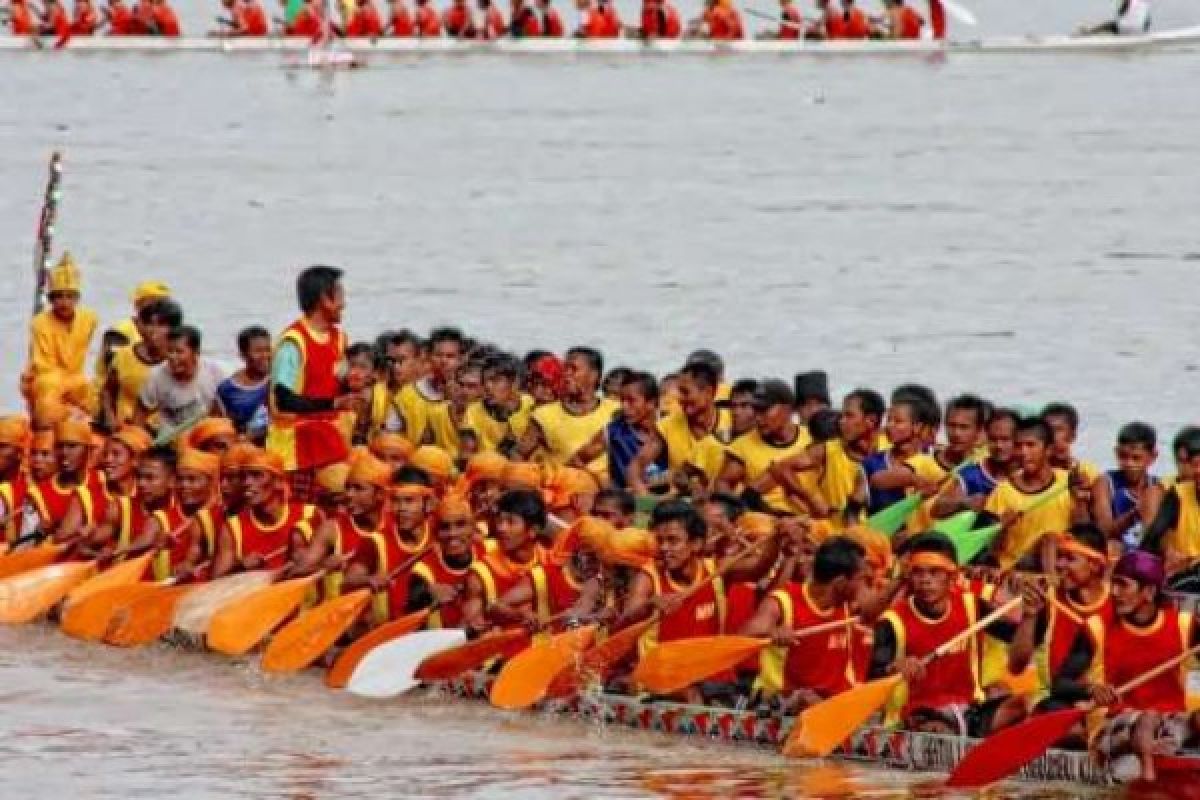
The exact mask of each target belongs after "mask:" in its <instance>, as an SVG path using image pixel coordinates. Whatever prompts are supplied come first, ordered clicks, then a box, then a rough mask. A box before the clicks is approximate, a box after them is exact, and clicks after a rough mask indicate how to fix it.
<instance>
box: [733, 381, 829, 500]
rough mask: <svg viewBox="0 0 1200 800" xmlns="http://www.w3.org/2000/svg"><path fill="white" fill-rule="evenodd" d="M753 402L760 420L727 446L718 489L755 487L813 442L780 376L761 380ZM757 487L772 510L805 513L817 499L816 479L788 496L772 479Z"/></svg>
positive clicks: (790, 392)
mask: <svg viewBox="0 0 1200 800" xmlns="http://www.w3.org/2000/svg"><path fill="white" fill-rule="evenodd" d="M753 403H754V412H755V416H756V420H757V424H756V426H755V428H754V430H752V431H750V432H749V433H745V434H742V435H741V436H739V437H738V438H736V439H734V440H733V442H732V443H731V444H730V445H729V447H728V448H727V449H726V451H725V462H724V464H723V465H722V466H721V472H720V473H719V474H718V476H717V481H716V488H717V489H718V491H723V492H729V493H732V494H737V493H738V492H740V491H742V490H743V489H748V488H752V487H754V485H755V484H756V483H757V482H758V481H761V480H763V479H764V478H765V477H767V475H768V471H769V470H770V468H771V465H772V464H775V463H777V462H783V461H785V460H787V459H788V458H790V457H793V456H798V455H801V454H803V453H804V452H805V450H806V449H807V448H808V447H809V446H810V445H811V444H812V437H811V436H810V435H809V433H808V430H807V428H805V427H804V426H802V425H800V424H799V423H797V422H796V419H795V405H796V396H795V394H794V393H793V392H792V387H790V386H788V385H787V384H786V383H784V382H783V381H780V380H765V381H762V382H761V383H759V384H758V387H757V389H756V390H755V393H754V398H753ZM755 491H756V492H757V493H758V494H759V495H761V498H762V501H763V503H764V504H765V505H766V506H767V507H768V508H770V509H771V510H772V511H778V512H781V513H785V514H792V513H798V514H806V513H809V511H810V503H813V502H815V501H814V500H813V499H812V496H813V495H815V494H816V492H817V489H816V485H815V483H813V482H809V483H808V484H807V485H804V486H803V488H798V489H797V491H795V492H793V493H792V495H791V496H790V497H789V496H788V495H787V494H786V493H785V492H784V490H783V489H782V488H780V487H779V486H776V485H774V483H772V485H771V486H770V487H768V488H764V489H762V490H757V489H756V490H755Z"/></svg>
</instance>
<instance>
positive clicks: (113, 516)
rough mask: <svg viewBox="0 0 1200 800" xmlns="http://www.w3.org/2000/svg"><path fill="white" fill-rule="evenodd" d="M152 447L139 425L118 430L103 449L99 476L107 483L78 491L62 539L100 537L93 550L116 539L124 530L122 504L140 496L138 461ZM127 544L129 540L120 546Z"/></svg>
mask: <svg viewBox="0 0 1200 800" xmlns="http://www.w3.org/2000/svg"><path fill="white" fill-rule="evenodd" d="M152 444H153V442H152V441H151V439H150V434H148V433H146V430H145V429H144V428H141V427H138V426H136V425H123V426H122V427H120V428H118V429H117V431H116V432H115V433H114V434H113V435H112V436H110V437H109V438H108V440H107V441H106V442H105V443H104V446H103V447H102V448H101V455H100V474H101V475H102V476H103V478H104V480H103V481H101V482H99V483H95V484H92V483H85V484H84V485H82V486H80V487H79V488H78V489H77V490H76V492H75V497H74V498H72V500H71V505H70V507H69V508H68V509H67V514H66V517H64V518H63V522H62V525H61V526H60V529H59V532H60V535H62V536H64V537H71V536H73V535H74V534H77V533H79V534H89V535H90V534H97V536H96V537H94V541H93V546H102V545H104V544H105V543H106V542H108V541H109V539H110V538H112V537H113V536H115V532H116V531H118V530H120V529H121V523H122V519H123V517H122V513H123V512H122V508H121V505H122V503H124V504H128V503H129V499H130V498H132V497H133V496H134V495H135V494H136V493H137V468H138V459H140V458H141V457H142V454H143V453H145V452H146V451H147V450H149V449H150V447H151V445H152ZM125 516H126V517H127V516H128V514H125ZM105 525H107V529H106V530H104V531H97V528H98V527H100V526H105ZM126 533H128V531H126ZM128 543H129V538H128V536H126V537H125V538H124V539H123V540H122V542H121V546H125V545H128Z"/></svg>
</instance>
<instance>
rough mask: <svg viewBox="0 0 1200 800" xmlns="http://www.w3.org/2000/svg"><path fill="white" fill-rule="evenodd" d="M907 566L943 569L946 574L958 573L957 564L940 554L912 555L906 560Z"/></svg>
mask: <svg viewBox="0 0 1200 800" xmlns="http://www.w3.org/2000/svg"><path fill="white" fill-rule="evenodd" d="M908 563H909V566H912V567H928V568H930V569H944V570H946V571H947V572H958V564H956V563H954V562H953V561H951V560H950V559H949V558H948V557H946V556H944V555H942V554H941V553H914V554H913V555H912V557H910V558H909V560H908Z"/></svg>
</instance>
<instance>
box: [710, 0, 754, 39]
mask: <svg viewBox="0 0 1200 800" xmlns="http://www.w3.org/2000/svg"><path fill="white" fill-rule="evenodd" d="M700 35H701V36H702V37H703V38H705V39H709V40H711V41H716V42H721V41H733V40H736V39H741V38H743V37H744V35H745V31H744V28H743V27H742V15H741V14H740V13H738V10H737V9H736V8H735V7H734V5H733V0H710V2H709V5H708V8H707V9H706V10H705V12H704V17H703V22H702V26H701V29H700Z"/></svg>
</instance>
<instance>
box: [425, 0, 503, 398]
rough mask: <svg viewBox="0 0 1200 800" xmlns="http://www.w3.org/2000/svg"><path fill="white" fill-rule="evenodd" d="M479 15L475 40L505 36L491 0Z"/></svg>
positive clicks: (481, 6)
mask: <svg viewBox="0 0 1200 800" xmlns="http://www.w3.org/2000/svg"><path fill="white" fill-rule="evenodd" d="M479 15H480V24H479V29H478V30H477V31H476V33H475V38H477V39H483V40H484V41H489V42H490V41H491V40H493V39H499V38H500V37H501V36H503V35H504V34H505V32H507V31H508V25H507V23H505V21H504V13H503V12H502V11H501V10H500V9H499V7H497V5H496V4H495V3H493V2H492V0H479ZM430 339H431V341H430V345H431V346H432V345H434V344H436V342H434V341H433V337H432V336H431V337H430ZM433 366H434V372H435V374H436V373H437V372H438V367H437V355H436V353H435V354H434V358H433ZM457 368H458V365H457V364H455V366H454V369H455V370H456V369H457ZM444 374H445V376H446V378H445V379H444V380H448V379H449V377H450V376H451V375H453V374H454V373H453V370H450V371H446V372H445V373H444Z"/></svg>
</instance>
